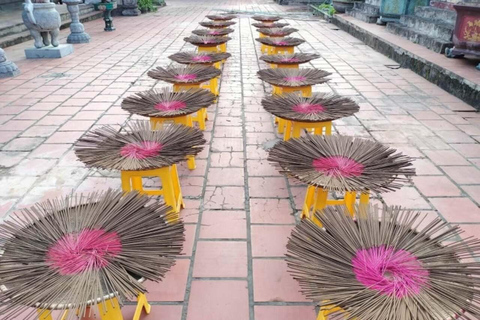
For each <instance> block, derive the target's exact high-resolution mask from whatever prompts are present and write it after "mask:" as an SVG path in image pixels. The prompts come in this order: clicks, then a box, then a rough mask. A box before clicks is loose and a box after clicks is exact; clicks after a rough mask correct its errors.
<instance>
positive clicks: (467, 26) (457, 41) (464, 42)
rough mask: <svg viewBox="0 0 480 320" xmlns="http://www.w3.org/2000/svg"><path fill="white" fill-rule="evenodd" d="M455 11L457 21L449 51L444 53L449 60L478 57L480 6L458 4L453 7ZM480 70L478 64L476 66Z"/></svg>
mask: <svg viewBox="0 0 480 320" xmlns="http://www.w3.org/2000/svg"><path fill="white" fill-rule="evenodd" d="M453 7H454V8H455V11H457V21H456V23H455V29H454V31H453V44H454V45H455V46H454V47H453V48H451V49H447V50H446V51H445V55H446V56H447V57H449V58H455V57H463V56H464V55H472V56H476V57H480V5H479V4H474V3H467V2H463V3H459V4H455V5H454V6H453ZM477 69H479V70H480V64H478V65H477Z"/></svg>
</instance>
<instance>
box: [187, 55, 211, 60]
mask: <svg viewBox="0 0 480 320" xmlns="http://www.w3.org/2000/svg"><path fill="white" fill-rule="evenodd" d="M192 60H193V61H211V60H212V58H211V57H210V56H194V57H193V58H192Z"/></svg>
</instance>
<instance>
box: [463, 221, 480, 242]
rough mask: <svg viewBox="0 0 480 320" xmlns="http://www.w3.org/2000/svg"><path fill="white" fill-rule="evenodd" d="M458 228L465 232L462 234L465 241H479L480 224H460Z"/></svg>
mask: <svg viewBox="0 0 480 320" xmlns="http://www.w3.org/2000/svg"><path fill="white" fill-rule="evenodd" d="M458 226H459V227H460V229H461V230H462V231H463V233H462V234H460V237H462V238H463V239H466V238H472V237H473V238H476V239H478V233H479V232H480V224H478V223H475V224H459V225H458Z"/></svg>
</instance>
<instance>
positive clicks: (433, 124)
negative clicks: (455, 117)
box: [421, 120, 457, 131]
mask: <svg viewBox="0 0 480 320" xmlns="http://www.w3.org/2000/svg"><path fill="white" fill-rule="evenodd" d="M421 122H422V123H423V124H424V125H425V126H426V127H427V128H429V129H431V130H433V131H440V130H441V131H455V130H457V128H456V127H455V126H454V125H452V124H450V123H449V122H448V121H445V120H422V121H421Z"/></svg>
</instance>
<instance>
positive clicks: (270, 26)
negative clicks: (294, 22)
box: [252, 22, 290, 29]
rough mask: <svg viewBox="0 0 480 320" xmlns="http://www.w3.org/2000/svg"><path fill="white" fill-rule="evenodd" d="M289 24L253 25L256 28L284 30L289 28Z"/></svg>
mask: <svg viewBox="0 0 480 320" xmlns="http://www.w3.org/2000/svg"><path fill="white" fill-rule="evenodd" d="M289 25H290V24H289V23H282V22H275V23H257V22H255V23H252V26H254V27H255V28H260V29H261V28H283V27H286V26H289Z"/></svg>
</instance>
